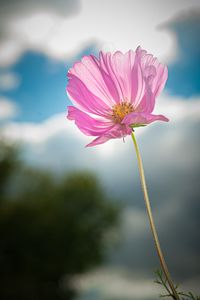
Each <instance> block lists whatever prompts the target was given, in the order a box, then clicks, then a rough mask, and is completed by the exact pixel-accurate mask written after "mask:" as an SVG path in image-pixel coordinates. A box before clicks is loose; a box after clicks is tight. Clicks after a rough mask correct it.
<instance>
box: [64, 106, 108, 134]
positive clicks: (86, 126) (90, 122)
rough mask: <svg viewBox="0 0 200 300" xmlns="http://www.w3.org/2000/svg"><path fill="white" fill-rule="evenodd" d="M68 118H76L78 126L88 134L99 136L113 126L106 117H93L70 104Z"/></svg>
mask: <svg viewBox="0 0 200 300" xmlns="http://www.w3.org/2000/svg"><path fill="white" fill-rule="evenodd" d="M67 118H68V120H74V121H75V124H76V125H77V127H78V128H79V129H80V130H81V131H82V132H83V133H84V134H86V135H92V136H99V135H101V134H103V133H105V132H106V131H107V130H109V129H111V128H112V127H113V124H112V123H111V122H108V121H106V119H101V120H98V119H93V118H92V117H90V116H89V115H87V114H86V113H84V112H82V111H81V110H79V109H78V108H76V107H74V106H68V115H67Z"/></svg>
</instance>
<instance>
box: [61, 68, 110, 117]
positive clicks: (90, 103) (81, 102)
mask: <svg viewBox="0 0 200 300" xmlns="http://www.w3.org/2000/svg"><path fill="white" fill-rule="evenodd" d="M67 92H68V96H69V98H70V100H71V101H72V102H73V103H74V104H75V105H76V106H77V107H78V108H80V109H81V110H84V111H85V112H89V113H93V114H96V115H99V116H105V115H108V113H109V112H110V111H111V109H110V107H109V106H108V105H107V104H106V103H105V102H103V101H102V100H101V99H99V98H98V97H97V96H95V95H94V94H92V93H91V92H90V91H89V89H88V88H87V87H86V86H85V84H84V83H83V82H82V81H81V80H80V79H79V78H78V77H76V76H74V75H72V74H70V75H69V83H68V86H67Z"/></svg>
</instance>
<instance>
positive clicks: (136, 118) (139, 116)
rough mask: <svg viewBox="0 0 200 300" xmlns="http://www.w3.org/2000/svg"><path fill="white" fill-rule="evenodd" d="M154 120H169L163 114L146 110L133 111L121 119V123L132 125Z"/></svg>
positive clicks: (148, 122)
mask: <svg viewBox="0 0 200 300" xmlns="http://www.w3.org/2000/svg"><path fill="white" fill-rule="evenodd" d="M154 121H165V122H168V121H169V120H168V119H167V118H166V117H165V116H163V115H153V114H150V113H146V112H139V113H136V112H133V113H130V114H128V115H126V117H125V118H124V119H123V121H122V124H126V125H127V126H130V125H133V124H141V125H142V124H144V125H145V124H150V123H152V122H154Z"/></svg>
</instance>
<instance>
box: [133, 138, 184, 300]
mask: <svg viewBox="0 0 200 300" xmlns="http://www.w3.org/2000/svg"><path fill="white" fill-rule="evenodd" d="M132 139H133V143H134V146H135V151H136V156H137V160H138V167H139V172H140V180H141V185H142V190H143V193H144V200H145V205H146V210H147V214H148V218H149V223H150V227H151V231H152V234H153V238H154V242H155V246H156V250H157V253H158V257H159V259H160V264H161V267H162V269H163V272H164V274H165V276H166V279H167V281H168V283H169V286H170V288H171V291H172V294H173V298H174V299H175V300H180V298H179V296H178V293H177V291H176V289H175V287H174V284H173V281H172V279H171V276H170V273H169V270H168V267H167V264H166V262H165V259H164V256H163V253H162V250H161V247H160V242H159V239H158V234H157V231H156V227H155V224H154V219H153V215H152V211H151V205H150V201H149V196H148V192H147V186H146V181H145V175H144V168H143V164H142V158H141V156H140V151H139V148H138V145H137V141H136V139H135V135H134V133H133V132H132Z"/></svg>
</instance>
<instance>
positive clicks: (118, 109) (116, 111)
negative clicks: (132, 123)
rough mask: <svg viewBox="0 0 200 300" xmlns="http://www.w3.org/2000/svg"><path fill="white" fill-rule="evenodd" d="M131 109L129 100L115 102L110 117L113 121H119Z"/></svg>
mask: <svg viewBox="0 0 200 300" xmlns="http://www.w3.org/2000/svg"><path fill="white" fill-rule="evenodd" d="M133 111H134V110H133V106H132V104H131V103H129V102H122V103H119V104H115V105H114V106H113V108H112V119H113V121H114V122H115V123H121V121H122V120H123V119H124V117H125V116H126V115H128V114H129V113H131V112H133Z"/></svg>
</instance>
